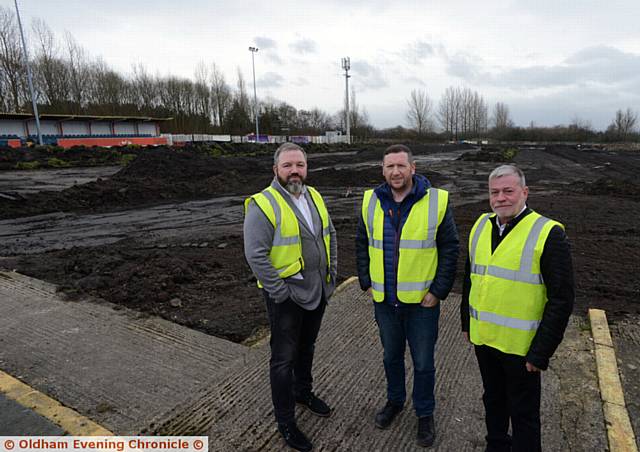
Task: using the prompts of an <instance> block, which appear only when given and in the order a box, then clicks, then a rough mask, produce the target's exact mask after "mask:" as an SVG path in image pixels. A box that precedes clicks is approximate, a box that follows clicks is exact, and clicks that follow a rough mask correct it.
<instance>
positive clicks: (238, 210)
mask: <svg viewBox="0 0 640 452" xmlns="http://www.w3.org/2000/svg"><path fill="white" fill-rule="evenodd" d="M411 146H412V148H413V150H414V153H415V155H416V162H417V168H418V172H420V173H422V174H425V175H426V176H427V177H428V178H429V179H430V180H431V182H432V184H433V185H435V186H437V187H442V188H445V189H447V190H449V192H450V193H451V196H450V202H451V205H452V207H453V211H454V216H455V220H456V223H457V225H458V229H459V234H460V239H461V258H460V260H459V264H458V277H457V279H456V284H455V287H454V290H455V291H457V292H460V291H461V280H462V271H463V268H464V260H465V259H466V255H467V252H466V249H467V236H468V234H469V230H470V228H471V226H472V225H473V222H474V221H475V219H476V218H477V217H478V215H479V214H481V213H482V212H485V211H487V210H488V207H489V206H488V202H487V188H486V179H487V176H488V174H489V172H490V171H491V170H492V169H493V168H494V167H495V166H496V165H498V164H500V163H502V162H513V163H516V164H518V165H519V166H520V167H521V168H522V169H523V170H524V171H525V174H526V177H527V184H528V186H529V188H530V197H529V205H530V206H531V207H532V208H533V209H535V210H537V211H539V212H540V213H542V214H544V215H547V216H549V217H552V218H554V219H557V220H559V221H561V222H562V223H564V225H565V226H566V231H567V234H568V236H569V239H570V241H571V247H572V255H573V265H574V270H575V279H576V304H575V309H574V313H575V314H578V315H579V316H586V314H587V309H588V308H590V307H596V308H601V309H604V310H606V312H607V316H608V318H609V321H610V324H611V327H612V334H613V335H614V342H615V344H616V348H617V351H618V358H619V365H620V371H621V376H622V380H623V385H624V387H625V393H626V394H625V395H626V398H627V406H628V408H629V412H630V413H631V418H632V424H633V426H634V428H635V430H636V431H638V430H639V429H640V387H639V386H638V384H637V382H638V381H640V354H639V353H638V350H639V349H640V327H638V325H640V322H639V321H638V320H639V319H640V301H639V300H640V276H639V273H638V268H639V267H640V195H638V193H640V182H639V181H638V174H640V152H638V151H637V150H636V151H633V150H629V149H622V148H616V147H609V148H604V147H600V148H592V147H588V148H586V147H578V146H560V145H554V146H536V147H523V146H520V148H519V150H518V151H517V152H515V153H514V152H513V151H512V150H511V148H513V146H505V147H496V148H485V149H481V150H480V149H476V148H474V147H473V146H468V145H460V146H458V145H416V144H412V145H411ZM213 150H214V151H215V152H212V149H211V148H208V149H207V148H205V149H169V148H157V149H151V150H130V149H123V150H113V151H108V152H107V151H100V150H91V149H85V150H81V149H75V150H73V151H72V152H58V153H53V154H51V153H45V154H42V152H41V153H40V154H41V155H38V154H37V153H34V152H33V151H29V150H27V151H23V153H20V152H17V151H9V150H6V149H0V269H4V270H17V271H19V272H20V273H23V274H26V275H29V276H32V277H35V278H38V279H43V280H45V281H48V282H51V283H54V284H56V285H57V286H58V287H59V288H60V289H59V290H60V291H62V292H63V294H64V295H65V296H66V297H67V298H68V299H70V300H74V299H80V298H82V299H86V298H93V299H95V300H96V302H102V300H106V301H107V302H110V303H112V304H113V306H115V308H114V309H121V307H128V308H133V309H135V310H138V311H139V312H140V313H141V315H145V314H148V315H158V316H161V317H163V318H165V319H168V320H171V321H174V322H177V323H179V324H182V325H185V326H188V327H191V328H194V329H197V330H199V331H203V332H205V333H208V334H211V335H214V336H218V337H223V338H226V339H229V340H231V341H234V342H239V343H245V344H250V343H252V342H254V341H256V340H258V339H260V338H261V337H263V336H264V333H265V332H266V331H267V328H268V323H267V318H266V314H265V309H264V306H263V302H262V297H261V296H260V293H259V291H258V289H257V288H256V286H255V279H254V277H253V276H252V275H251V272H250V270H249V268H248V266H247V264H246V262H245V259H244V255H243V244H242V202H243V200H244V198H246V196H247V195H250V194H252V193H254V192H257V191H259V190H261V189H262V188H263V187H265V186H266V185H267V184H268V183H269V181H270V180H271V178H272V177H273V176H272V169H271V166H272V160H271V155H272V152H273V147H269V146H264V147H260V148H258V150H256V149H255V148H239V149H236V150H235V151H234V149H233V148H232V147H227V148H224V149H222V152H220V149H219V148H216V149H213ZM383 150H384V146H382V145H360V146H353V147H346V146H341V147H336V148H332V147H328V146H323V147H320V146H316V147H313V146H312V147H311V148H310V151H311V152H310V154H309V169H310V172H309V177H308V183H309V184H311V185H314V186H316V187H317V188H319V189H320V191H321V192H322V193H323V194H324V195H325V198H326V199H327V204H328V207H329V211H330V213H331V216H332V219H333V222H334V224H335V226H336V229H337V231H338V247H339V280H340V281H343V280H345V279H346V278H347V277H349V276H351V275H354V274H355V273H356V270H355V245H354V240H355V230H356V223H357V217H358V215H359V209H360V207H359V203H360V198H361V195H362V192H363V191H364V190H365V189H367V188H370V187H374V186H376V185H377V184H379V183H381V181H382V175H381V168H380V161H381V156H382V153H383ZM236 151H237V152H236ZM92 152H93V153H96V152H103V154H101V156H99V157H95V156H94V155H93V154H92ZM220 153H222V154H223V156H218V157H213V156H212V155H219V154H220ZM125 154H128V155H134V156H135V158H134V159H133V160H132V161H130V163H129V164H128V165H127V166H125V167H121V168H119V167H117V166H114V165H116V164H118V163H122V162H123V161H124V160H131V159H132V157H128V158H127V159H123V157H122V156H123V155H125ZM514 154H515V155H514ZM51 158H56V159H59V160H62V161H64V160H65V159H67V160H68V161H69V162H70V165H71V167H70V168H60V167H59V166H60V161H55V160H54V161H52V160H51ZM25 161H26V162H33V161H41V162H47V163H55V164H56V166H58V167H56V168H54V169H47V170H36V171H13V170H8V168H14V167H15V166H16V165H17V164H18V163H19V162H25ZM78 165H80V166H78ZM104 165H106V166H104ZM42 166H47V165H41V167H42ZM2 169H5V170H4V171H3V170H2ZM568 375H570V373H568ZM580 384H582V383H580V382H577V381H576V382H572V383H571V387H579V385H580Z"/></svg>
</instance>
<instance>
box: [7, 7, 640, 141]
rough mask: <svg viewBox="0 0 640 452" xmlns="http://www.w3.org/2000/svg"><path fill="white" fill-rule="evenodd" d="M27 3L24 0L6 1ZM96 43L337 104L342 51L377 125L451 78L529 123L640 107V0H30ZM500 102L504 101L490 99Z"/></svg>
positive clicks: (307, 104) (122, 54)
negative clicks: (415, 93) (413, 96)
mask: <svg viewBox="0 0 640 452" xmlns="http://www.w3.org/2000/svg"><path fill="white" fill-rule="evenodd" d="M0 4H1V5H3V6H5V7H10V8H12V9H13V8H14V4H13V0H0ZM19 4H20V8H21V13H22V18H23V22H24V23H25V24H30V23H31V19H32V18H36V17H37V18H41V19H44V20H45V22H46V23H47V24H48V25H49V27H50V28H51V29H52V30H53V31H54V32H55V33H56V34H58V35H59V36H62V34H63V33H64V32H65V31H69V32H71V33H72V34H73V35H74V37H75V38H76V39H77V40H78V41H79V42H80V43H81V44H82V45H83V46H84V47H85V48H86V49H87V50H88V51H89V53H90V54H91V55H93V56H102V57H103V58H104V60H105V61H106V62H107V63H108V64H109V65H110V66H112V67H113V68H114V69H116V70H118V71H120V72H123V73H130V71H131V67H132V65H133V64H138V63H142V64H143V65H145V66H146V67H147V69H149V70H150V71H151V72H153V73H159V74H160V75H168V74H173V75H179V76H184V77H193V73H194V70H195V67H196V65H197V64H198V62H200V61H203V62H205V63H207V64H208V63H210V62H215V63H216V64H217V65H218V67H219V68H221V69H222V70H223V72H224V73H225V75H226V77H227V81H228V82H229V83H230V84H232V85H235V80H236V73H237V69H238V68H240V70H241V71H242V72H243V74H244V76H245V79H246V81H247V82H248V87H250V88H251V87H252V73H251V53H250V52H249V51H248V47H249V46H257V47H258V48H259V49H260V50H259V51H258V53H257V54H256V61H255V62H256V78H257V85H258V97H261V98H265V97H267V96H271V97H273V98H275V99H278V100H283V101H286V102H288V103H290V104H291V105H293V106H295V107H296V108H313V107H319V108H321V109H322V110H325V111H327V112H330V113H335V112H336V111H337V110H339V109H340V108H341V107H342V103H343V99H344V76H343V71H342V70H341V68H340V59H341V58H342V57H346V56H349V57H350V58H351V75H352V78H351V79H350V83H351V84H352V85H353V86H354V87H355V90H356V97H357V101H358V104H360V105H361V106H363V107H365V108H366V110H367V112H368V114H369V117H370V120H371V122H372V123H373V124H374V125H375V126H376V127H391V126H395V125H398V124H401V125H405V126H406V125H407V123H406V119H405V116H406V110H407V108H406V105H407V103H406V100H407V98H408V97H409V94H410V93H411V90H412V89H425V90H426V91H427V92H428V93H429V95H430V97H431V98H432V99H433V100H434V103H436V104H437V102H438V100H439V98H440V95H441V94H442V92H443V91H444V90H445V89H446V88H447V87H448V86H456V87H457V86H460V87H469V88H471V89H473V90H476V91H478V92H479V93H480V94H481V95H483V96H484V98H485V101H486V102H487V103H488V104H489V105H490V106H493V105H494V104H495V103H496V102H498V101H500V102H504V103H506V104H507V105H509V107H510V110H511V113H512V117H513V119H514V120H515V122H516V123H517V124H518V125H528V124H529V123H530V121H534V122H535V123H536V124H538V125H554V124H568V123H570V122H571V121H572V120H573V119H575V118H579V119H581V120H587V121H591V123H592V125H593V126H594V127H596V128H598V129H602V128H605V127H606V125H607V124H608V123H609V122H610V121H611V119H612V118H613V115H614V113H615V111H616V110H617V109H618V108H623V109H624V108H626V107H631V108H632V109H634V110H636V111H638V110H640V1H639V0H607V1H602V0H573V1H563V0H536V1H533V0H484V1H477V0H475V1H468V0H443V1H425V0H423V1H405V0H396V1H388V0H384V1H382V0H324V1H322V2H320V1H314V2H311V1H305V0H262V1H242V0H235V1H231V0H228V1H227V0H224V1H222V0H218V1H216V0H213V1H212V0H182V1H175V0H171V1H169V0H126V1H125V0H112V1H104V0H103V1H94V0H19ZM491 110H492V108H491Z"/></svg>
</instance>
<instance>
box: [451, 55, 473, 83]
mask: <svg viewBox="0 0 640 452" xmlns="http://www.w3.org/2000/svg"><path fill="white" fill-rule="evenodd" d="M445 58H446V59H447V74H449V75H452V76H454V77H460V78H461V79H464V80H473V79H475V78H477V77H478V74H479V73H480V63H481V61H482V60H481V59H480V58H478V57H474V56H472V55H469V54H466V53H456V54H455V55H454V56H452V57H446V56H445Z"/></svg>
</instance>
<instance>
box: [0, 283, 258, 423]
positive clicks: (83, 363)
mask: <svg viewBox="0 0 640 452" xmlns="http://www.w3.org/2000/svg"><path fill="white" fill-rule="evenodd" d="M114 308H116V307H114V306H112V305H109V304H106V303H104V304H96V303H89V302H81V303H78V302H67V301H63V300H62V299H61V298H60V297H59V296H58V295H57V294H56V292H55V286H52V285H50V284H47V283H45V282H43V281H39V280H35V279H32V278H28V277H25V276H23V275H20V274H17V273H0V369H1V370H3V371H4V372H6V373H8V374H10V375H12V376H14V377H16V378H18V379H20V380H21V381H23V382H25V383H27V384H28V385H29V386H31V387H33V388H35V389H37V390H38V391H40V392H42V393H45V394H47V395H48V396H50V397H52V398H54V399H56V400H57V401H59V402H61V403H62V404H63V405H65V406H67V407H70V408H72V409H74V410H75V411H77V412H79V413H81V414H83V415H85V416H87V417H89V418H91V419H92V420H94V421H95V422H97V423H98V424H101V425H102V426H103V427H105V428H107V429H108V430H110V431H112V432H117V433H118V434H129V433H133V432H136V431H138V430H140V429H142V428H143V427H144V426H146V425H147V424H148V423H149V422H150V421H151V419H153V417H155V416H157V415H158V413H161V412H164V411H166V410H169V409H170V408H172V407H174V406H175V405H176V404H178V403H180V402H181V401H183V400H185V399H186V398H187V397H188V396H189V395H191V394H192V393H193V392H194V391H195V390H196V389H198V388H199V387H200V386H201V385H202V384H203V383H204V382H205V381H208V380H209V379H210V378H212V377H215V376H216V375H218V374H220V373H221V372H223V371H224V370H225V368H226V366H227V365H228V363H229V362H231V361H233V360H235V359H238V358H242V357H245V356H246V355H250V354H252V352H253V351H252V350H250V349H248V348H246V347H243V346H241V345H238V344H234V343H232V342H228V341H225V340H223V339H218V338H215V337H212V336H208V335H206V334H203V333H199V332H196V331H193V330H190V329H188V328H184V327H181V326H179V325H176V324H174V323H171V322H168V321H165V320H162V319H159V318H153V317H149V316H143V315H140V314H138V313H136V312H133V311H129V310H125V309H118V310H116V309H114ZM0 433H2V432H0ZM24 433H25V434H28V433H29V431H25V432H24Z"/></svg>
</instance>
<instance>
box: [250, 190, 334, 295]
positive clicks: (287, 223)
mask: <svg viewBox="0 0 640 452" xmlns="http://www.w3.org/2000/svg"><path fill="white" fill-rule="evenodd" d="M307 190H309V194H310V195H311V199H312V200H313V203H314V204H315V207H316V210H317V211H318V215H320V219H321V220H322V238H323V240H324V247H325V250H326V253H327V281H329V278H330V275H329V266H330V265H331V256H330V242H331V237H330V233H329V212H328V211H327V207H326V206H325V204H324V200H323V199H322V196H321V195H320V193H318V191H317V190H316V189H315V188H313V187H310V186H308V185H307ZM251 200H253V201H255V203H256V205H257V206H258V207H259V208H260V209H261V210H262V211H263V212H264V214H265V215H266V216H267V218H268V219H269V221H270V222H271V224H272V225H273V228H274V234H273V244H272V246H271V250H270V252H269V260H270V261H271V264H272V265H273V267H274V268H275V269H276V270H277V272H278V275H279V276H280V278H283V279H284V278H288V277H290V276H293V275H295V274H296V273H298V272H300V271H301V270H302V269H303V268H304V259H303V258H302V240H301V238H300V226H299V225H298V219H297V218H296V214H295V213H294V211H293V209H292V208H291V207H290V206H289V204H288V203H287V201H286V200H285V199H284V198H283V196H282V195H281V194H280V193H279V192H278V190H276V189H275V188H273V187H271V186H269V187H267V188H265V189H264V190H262V191H261V192H260V193H256V194H255V195H253V196H251V197H249V198H247V199H246V200H245V201H244V211H245V215H246V213H247V209H248V207H249V202H251ZM258 287H262V284H261V283H260V281H258Z"/></svg>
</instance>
